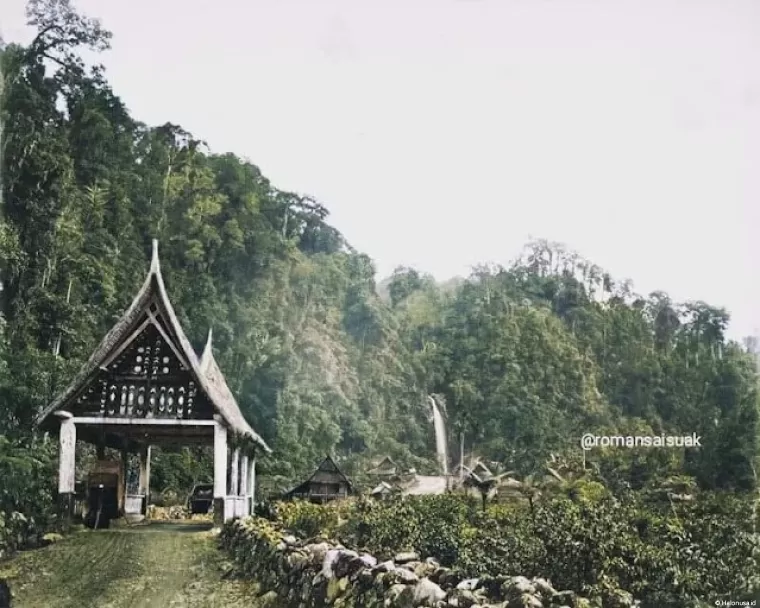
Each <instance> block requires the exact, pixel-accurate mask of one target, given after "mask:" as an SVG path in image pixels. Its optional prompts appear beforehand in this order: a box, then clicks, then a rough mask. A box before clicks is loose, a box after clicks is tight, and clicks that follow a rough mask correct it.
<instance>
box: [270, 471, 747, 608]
mask: <svg viewBox="0 0 760 608" xmlns="http://www.w3.org/2000/svg"><path fill="white" fill-rule="evenodd" d="M577 490H578V491H577V492H574V493H571V495H572V496H573V498H568V497H567V496H564V495H558V496H555V497H552V498H548V499H545V500H542V501H539V502H537V503H536V505H535V507H534V509H533V510H532V511H531V510H530V509H529V508H528V507H526V506H525V505H524V504H517V503H515V504H512V503H507V504H496V505H491V506H490V507H489V509H488V510H487V512H486V513H483V512H482V511H481V510H480V508H479V504H478V502H477V500H474V499H472V498H470V497H465V496H461V495H454V494H449V495H444V496H420V497H404V498H402V499H400V500H396V501H390V502H378V503H371V502H365V501H361V500H360V501H343V502H342V503H334V504H328V505H324V506H322V505H310V504H308V503H289V504H279V505H278V506H277V519H278V520H279V521H278V523H279V524H281V525H284V526H285V527H287V528H289V529H291V530H295V531H298V533H300V534H302V535H306V536H315V535H317V534H319V533H323V534H325V535H327V536H331V537H337V538H340V539H342V540H343V542H345V543H346V544H349V542H348V541H347V539H351V541H352V542H353V543H354V544H355V545H358V546H361V547H363V548H366V549H368V550H369V551H371V552H373V553H375V554H376V555H377V556H378V557H381V558H385V557H391V556H393V554H395V553H397V552H399V551H405V550H413V551H416V552H418V553H419V554H420V555H421V556H422V557H435V558H436V559H438V560H439V561H440V562H441V563H442V564H443V565H446V566H451V567H453V568H454V569H455V570H456V571H457V572H458V573H459V574H460V575H461V576H465V577H482V576H497V575H505V574H506V575H515V574H521V575H524V576H528V577H534V576H542V577H546V578H548V579H550V580H551V581H552V583H553V584H554V585H555V586H556V587H558V588H562V589H572V590H574V591H576V592H578V593H581V594H583V595H586V596H587V597H592V598H597V600H598V601H601V602H602V604H603V605H615V604H614V602H616V601H618V600H617V599H616V598H619V597H622V595H624V594H625V592H630V593H631V594H633V596H634V597H635V598H637V599H640V600H641V601H642V606H643V608H683V607H684V606H695V605H697V602H698V601H700V600H702V599H704V598H705V597H710V598H715V599H735V598H736V597H737V595H739V596H741V597H744V596H747V597H749V594H750V593H752V592H753V590H754V591H755V592H756V591H757V590H758V589H760V586H759V584H760V580H758V564H760V561H758V543H757V540H756V539H755V538H754V537H753V536H752V534H751V521H752V509H751V501H750V500H749V499H745V498H742V497H736V496H728V495H723V494H714V495H711V494H704V495H701V496H700V497H699V499H698V500H696V501H694V502H693V503H683V504H671V503H670V502H669V501H667V500H666V501H659V502H657V501H651V500H646V498H645V497H646V495H645V494H643V493H635V492H629V493H627V494H625V495H621V496H619V497H613V496H611V495H610V494H609V492H607V491H606V490H605V489H604V488H603V487H600V486H599V487H598V486H597V485H593V484H585V485H584V484H579V485H578V487H577ZM623 590H625V591H623Z"/></svg>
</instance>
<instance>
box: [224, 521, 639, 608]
mask: <svg viewBox="0 0 760 608" xmlns="http://www.w3.org/2000/svg"><path fill="white" fill-rule="evenodd" d="M220 539H221V543H222V546H223V547H224V548H225V549H227V550H228V551H229V552H230V554H231V555H232V557H233V558H234V560H235V562H236V563H237V566H238V567H239V568H240V569H241V570H242V571H243V572H244V573H245V575H247V576H250V577H252V578H253V579H254V580H255V581H256V582H258V583H259V584H260V586H261V592H262V597H261V600H260V601H261V603H262V604H263V605H264V606H269V607H271V608H274V607H277V608H321V607H323V606H335V607H342V608H352V607H363V608H375V607H381V606H382V607H390V608H418V607H420V606H435V607H438V608H442V607H443V608H470V607H472V606H490V607H492V608H496V607H499V608H550V607H562V606H566V607H569V608H583V607H591V606H592V604H591V603H590V602H588V600H586V599H583V598H579V597H576V595H575V594H574V593H573V592H571V591H557V590H555V589H554V588H553V587H552V586H551V584H549V582H548V581H546V580H544V579H540V578H536V579H533V580H528V579H527V578H525V577H522V576H504V577H495V578H488V579H468V580H462V579H461V578H459V577H457V575H456V574H455V573H454V572H452V571H451V570H449V569H448V568H443V567H441V566H439V565H438V563H437V562H436V561H435V560H433V559H426V560H420V558H419V556H418V555H416V554H415V553H403V554H399V555H397V556H396V557H395V558H394V559H393V560H389V561H386V562H382V563H378V560H377V559H376V558H375V557H373V556H372V555H368V554H366V553H359V552H356V551H353V550H351V549H348V548H346V547H343V546H341V545H339V544H337V543H334V542H330V541H329V540H327V539H322V538H316V539H310V540H298V539H297V538H296V537H295V536H293V535H291V534H289V533H288V532H287V531H284V530H280V529H278V528H276V527H275V526H274V525H273V524H272V523H271V522H269V521H267V520H264V519H260V518H247V519H245V520H235V521H232V522H228V523H227V524H226V525H225V526H224V528H223V529H222V531H221V534H220ZM625 595H626V596H627V594H625ZM633 605H634V603H633V602H632V601H631V598H630V597H625V596H621V597H620V603H619V604H618V605H617V606H612V605H609V608H625V607H628V606H633Z"/></svg>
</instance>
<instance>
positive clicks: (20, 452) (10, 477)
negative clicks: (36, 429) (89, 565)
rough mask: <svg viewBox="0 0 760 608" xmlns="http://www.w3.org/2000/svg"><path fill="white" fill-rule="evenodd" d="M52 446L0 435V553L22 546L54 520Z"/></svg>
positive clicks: (53, 449) (53, 457)
mask: <svg viewBox="0 0 760 608" xmlns="http://www.w3.org/2000/svg"><path fill="white" fill-rule="evenodd" d="M55 479H56V477H55V445H54V444H53V443H52V442H45V441H39V440H33V439H23V440H22V439H17V440H11V439H9V438H7V437H5V436H3V435H0V480H2V481H1V483H0V555H2V554H4V553H7V552H10V551H14V550H16V549H20V548H23V547H24V546H26V545H27V544H29V543H30V542H33V541H34V539H35V538H36V537H39V536H41V535H42V534H43V533H44V531H45V530H46V529H47V528H48V527H50V526H51V525H52V524H53V523H54V522H55V517H54V506H55V496H56V492H55Z"/></svg>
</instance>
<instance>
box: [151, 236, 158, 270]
mask: <svg viewBox="0 0 760 608" xmlns="http://www.w3.org/2000/svg"><path fill="white" fill-rule="evenodd" d="M150 271H151V272H152V273H153V272H158V239H153V255H152V256H151V259H150Z"/></svg>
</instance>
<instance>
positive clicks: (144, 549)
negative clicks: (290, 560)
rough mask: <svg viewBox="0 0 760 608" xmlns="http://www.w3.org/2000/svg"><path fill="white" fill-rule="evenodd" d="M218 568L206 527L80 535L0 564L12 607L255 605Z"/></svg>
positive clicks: (252, 592)
mask: <svg viewBox="0 0 760 608" xmlns="http://www.w3.org/2000/svg"><path fill="white" fill-rule="evenodd" d="M223 563H224V556H223V555H222V554H221V553H220V552H219V550H218V549H217V548H216V541H215V540H214V539H213V538H212V537H211V536H210V534H209V532H208V530H207V526H199V525H192V524H175V523H153V524H150V525H140V526H134V527H132V528H125V529H118V530H99V531H89V530H88V531H84V532H79V533H77V534H74V535H72V536H70V537H68V538H66V539H65V540H63V541H60V542H58V543H55V544H54V545H51V546H49V547H47V548H45V549H41V550H38V551H29V552H26V553H23V554H21V555H19V556H17V557H15V558H14V559H13V560H11V561H8V562H3V563H0V578H2V577H5V578H7V579H8V581H9V583H10V586H11V590H12V591H13V596H14V608H74V607H77V608H227V607H229V608H238V607H240V608H242V607H243V606H246V607H250V608H255V602H254V598H255V596H256V589H255V586H254V585H252V584H251V583H248V582H245V581H240V580H234V579H232V578H229V579H226V578H224V577H223V575H224V572H225V570H224V566H223Z"/></svg>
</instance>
